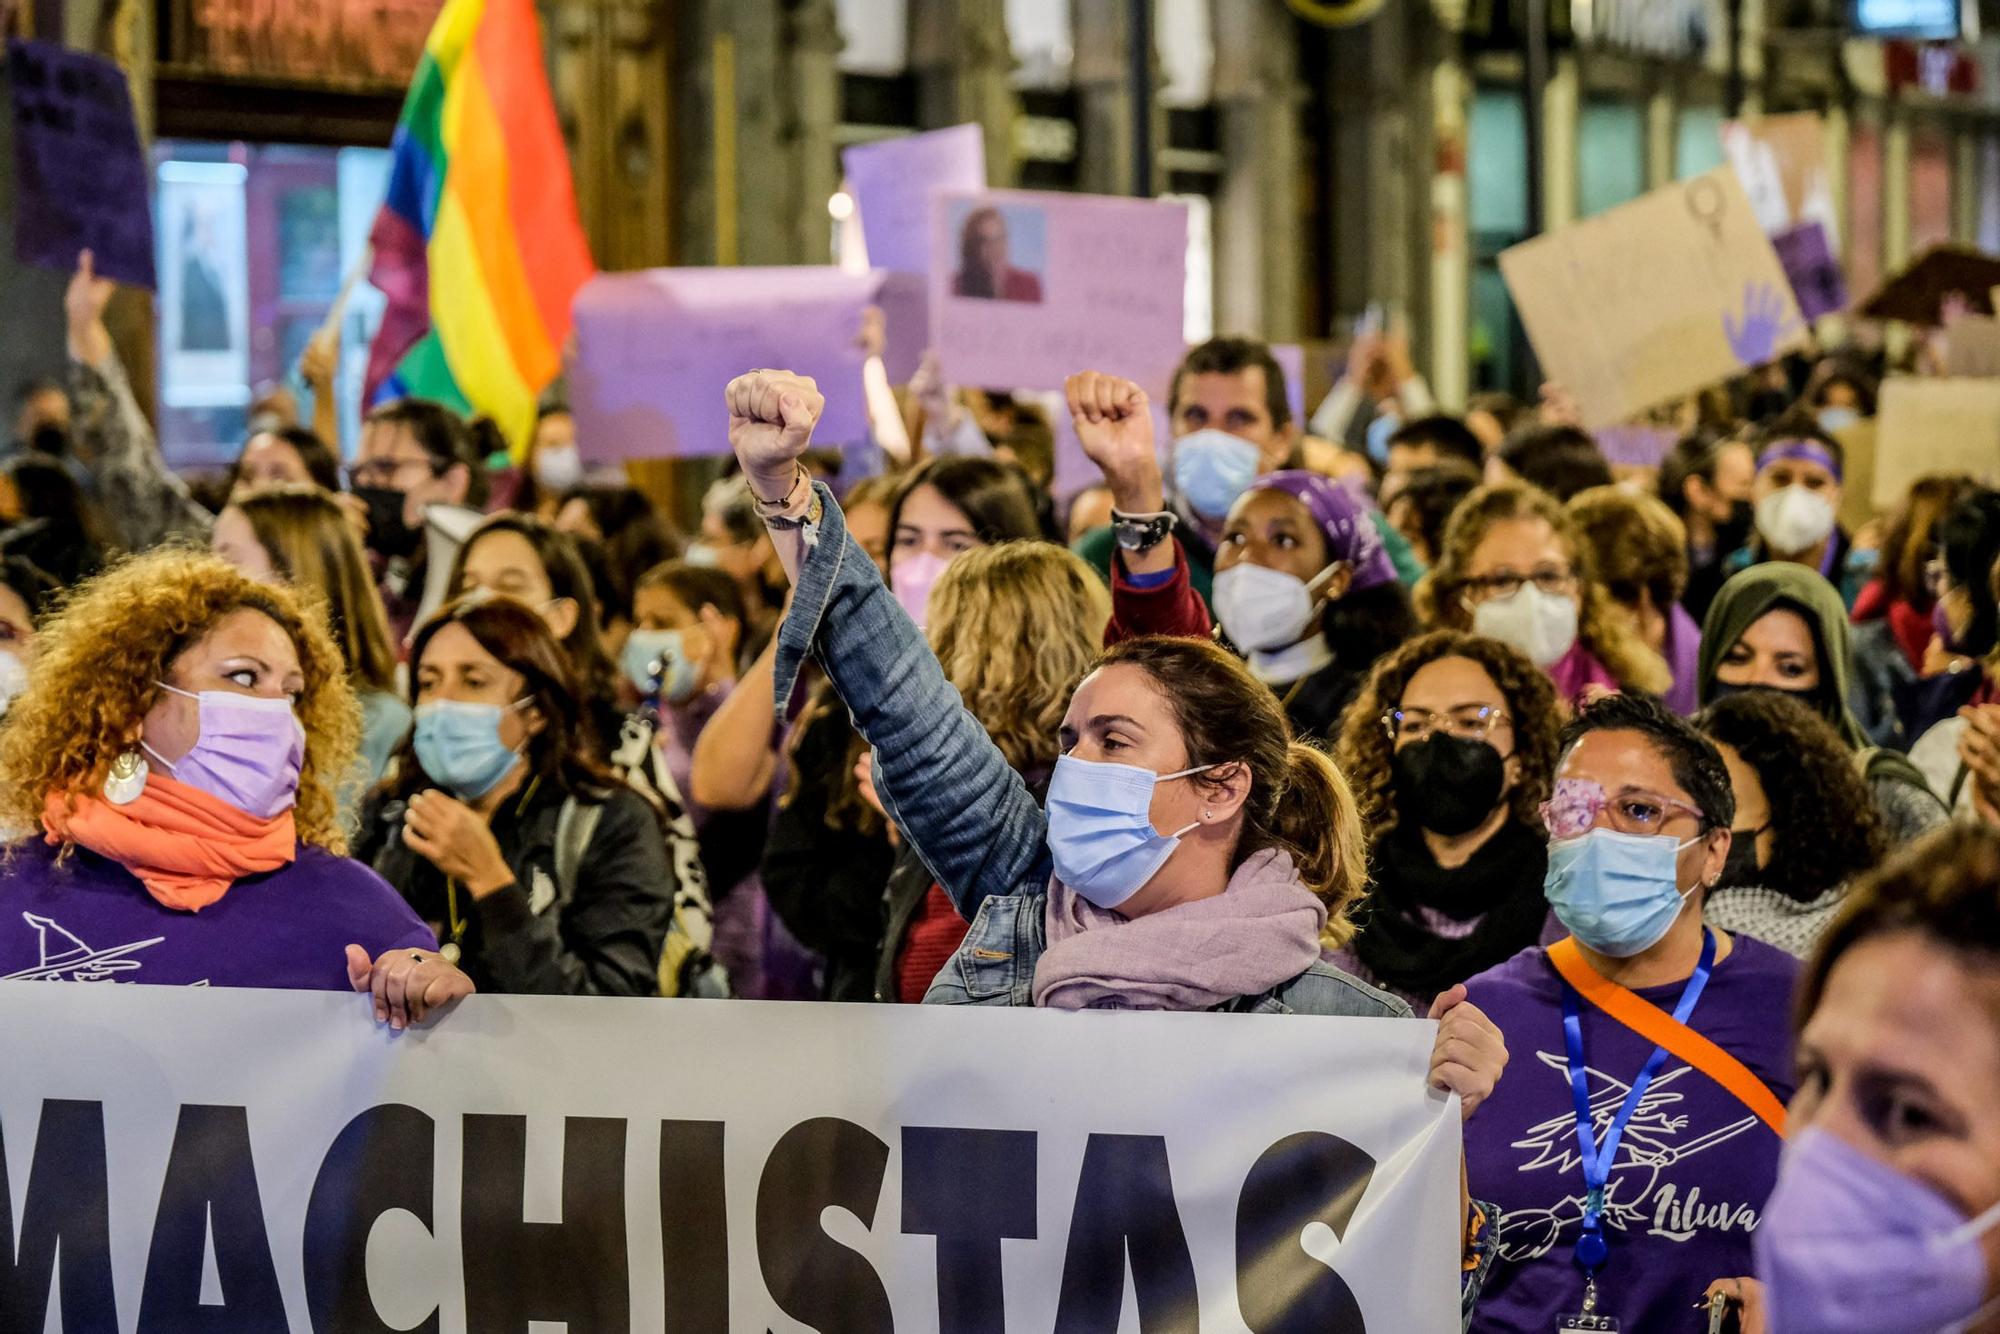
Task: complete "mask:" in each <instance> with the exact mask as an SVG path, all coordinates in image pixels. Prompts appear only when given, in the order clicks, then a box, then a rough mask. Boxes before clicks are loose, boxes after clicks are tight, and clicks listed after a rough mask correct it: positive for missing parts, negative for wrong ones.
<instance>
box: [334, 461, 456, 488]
mask: <svg viewBox="0 0 2000 1334" xmlns="http://www.w3.org/2000/svg"><path fill="white" fill-rule="evenodd" d="M405 468H423V469H425V470H426V471H428V472H429V473H430V474H431V476H433V477H435V476H437V475H438V468H437V467H436V465H434V464H433V463H432V462H431V460H430V459H429V458H420V459H412V458H404V459H362V460H361V461H360V462H359V463H350V464H348V465H347V481H348V484H349V485H350V486H379V485H383V484H386V483H389V482H393V481H394V480H395V479H396V478H398V477H400V476H401V475H402V472H403V469H405Z"/></svg>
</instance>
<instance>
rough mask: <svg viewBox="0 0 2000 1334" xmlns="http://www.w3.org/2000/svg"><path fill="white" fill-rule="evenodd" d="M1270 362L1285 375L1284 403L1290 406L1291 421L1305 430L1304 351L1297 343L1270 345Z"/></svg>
mask: <svg viewBox="0 0 2000 1334" xmlns="http://www.w3.org/2000/svg"><path fill="white" fill-rule="evenodd" d="M1271 360H1273V361H1275V362H1277V363H1278V369H1279V370H1281V371H1283V372H1284V373H1285V402H1286V403H1288V404H1290V405H1291V409H1292V420H1293V421H1294V422H1296V423H1297V424H1298V428H1299V429H1300V430H1301V431H1303V430H1305V429H1306V350H1305V347H1304V346H1303V345H1302V344H1299V343H1273V344H1271Z"/></svg>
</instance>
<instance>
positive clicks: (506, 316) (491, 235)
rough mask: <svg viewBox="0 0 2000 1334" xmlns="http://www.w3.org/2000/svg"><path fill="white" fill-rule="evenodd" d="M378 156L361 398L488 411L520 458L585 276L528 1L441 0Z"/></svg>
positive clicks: (588, 266) (585, 253)
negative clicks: (384, 185)
mask: <svg viewBox="0 0 2000 1334" xmlns="http://www.w3.org/2000/svg"><path fill="white" fill-rule="evenodd" d="M391 151H392V152H393V153H394V159H393V162H392V164H391V167H390V174H389V193H388V197H387V198H386V199H385V200H384V201H383V204H382V212H381V213H380V214H379V215H377V217H376V219H375V226H374V229H373V231H372V232H371V233H370V235H369V242H370V244H371V245H372V246H373V248H374V259H373V261H372V267H371V270H370V272H369V281H370V282H372V283H374V285H375V286H376V287H377V288H379V289H381V291H382V292H383V294H384V295H385V296H387V297H388V308H387V310H386V311H385V313H384V315H383V318H382V328H381V331H380V332H379V333H378V334H377V335H376V337H375V344H374V346H373V348H371V349H370V351H369V357H368V375H367V379H366V382H365V387H364V400H363V401H364V402H366V403H368V404H369V405H371V406H372V405H374V404H377V403H381V402H386V401H388V400H390V399H394V398H404V397H409V396H416V397H420V398H430V399H436V400H438V401H439V402H441V403H446V404H449V405H450V406H452V407H454V408H456V409H458V410H459V411H460V412H464V413H467V414H468V415H471V414H485V415H487V416H490V417H492V418H493V420H494V421H495V422H497V423H499V425H500V428H501V430H502V431H503V432H505V434H506V436H507V439H508V440H509V442H511V443H512V445H513V447H514V449H515V451H516V453H517V454H518V452H519V451H520V450H521V449H522V448H523V447H524V446H525V445H526V442H527V440H528V438H529V436H530V434H531V433H532V431H533V429H534V422H535V408H536V400H537V398H538V397H539V396H540V394H541V393H542V391H543V390H544V389H546V388H548V386H549V383H550V381H552V380H554V379H555V377H556V375H557V374H558V373H559V372H560V371H561V369H562V347H563V342H564V340H565V339H567V338H568V337H569V333H570V302H571V300H572V299H573V298H574V297H575V296H576V291H577V289H578V288H579V287H581V286H583V284H584V283H585V282H586V281H588V280H589V278H590V277H591V275H592V273H593V272H595V266H594V265H593V264H592V263H591V259H590V247H589V245H588V243H587V242H586V241H585V240H584V236H583V227H582V224H581V223H580V222H579V221H578V220H577V212H576V195H575V192H574V190H573V189H572V187H571V184H570V173H569V157H568V154H567V153H566V152H565V150H564V148H563V139H562V131H561V130H560V129H559V128H558V127H557V124H556V112H555V102H554V100H553V99H552V98H551V97H550V95H549V85H548V79H547V76H546V75H545V74H544V72H543V65H542V47H541V38H540V35H539V33H538V32H537V30H536V25H535V8H534V3H533V0H446V3H445V6H444V9H443V11H442V12H441V13H439V15H438V20H437V24H436V26H435V27H433V28H432V29H431V35H430V39H429V40H428V41H427V42H426V43H425V44H424V55H423V59H422V61H421V62H420V63H419V64H418V66H417V73H416V78H415V79H414V80H413V81H412V83H411V85H410V93H409V96H408V98H406V99H405V100H404V102H403V114H402V117H401V119H400V120H398V121H397V123H396V137H395V140H394V142H393V143H392V145H391Z"/></svg>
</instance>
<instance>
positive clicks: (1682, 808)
mask: <svg viewBox="0 0 2000 1334" xmlns="http://www.w3.org/2000/svg"><path fill="white" fill-rule="evenodd" d="M1600 816H1606V817H1608V818H1609V819H1610V823H1611V827H1612V828H1613V829H1615V830H1617V831H1618V832H1619V833H1621V834H1646V835H1651V834H1658V833H1660V832H1662V831H1663V830H1664V829H1665V828H1666V824H1667V821H1669V820H1674V819H1678V818H1680V817H1682V816H1686V817H1687V818H1688V819H1691V820H1693V821H1695V822H1696V823H1697V824H1701V825H1706V824H1707V823H1708V817H1707V816H1706V815H1703V814H1702V813H1701V811H1699V810H1697V809H1696V808H1695V807H1693V806H1690V805H1688V804H1687V803H1686V802H1684V801H1675V800H1674V799H1673V798H1672V797H1666V796H1661V795H1660V794H1659V793H1657V792H1646V791H1642V790H1639V789H1635V788H1627V789H1626V790H1625V791H1623V792H1620V793H1619V794H1618V795H1617V796H1615V797H1614V796H1611V795H1610V794H1608V793H1607V792H1605V790H1604V788H1603V787H1602V786H1601V785H1600V784H1598V783H1595V782H1592V781H1591V780H1590V779H1587V778H1564V779H1560V780H1558V781H1557V783H1556V790H1555V795H1554V796H1553V797H1551V798H1549V800H1547V801H1545V802H1543V803H1542V824H1543V826H1544V827H1546V828H1547V829H1548V831H1549V837H1550V838H1552V839H1563V838H1580V837H1582V836H1583V835H1584V834H1586V833H1588V832H1590V830H1591V829H1593V828H1595V827H1596V825H1597V821H1598V817H1600Z"/></svg>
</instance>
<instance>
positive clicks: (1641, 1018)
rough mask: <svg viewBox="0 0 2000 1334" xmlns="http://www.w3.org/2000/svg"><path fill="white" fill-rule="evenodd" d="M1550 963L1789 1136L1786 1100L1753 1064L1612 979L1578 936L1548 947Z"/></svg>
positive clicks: (1606, 1010) (1598, 1004)
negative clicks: (1588, 954) (1781, 1099)
mask: <svg viewBox="0 0 2000 1334" xmlns="http://www.w3.org/2000/svg"><path fill="white" fill-rule="evenodd" d="M1549 962H1550V963H1551V964H1553V965H1554V966H1555V970H1556V972H1557V973H1559V974H1560V975H1561V976H1562V980H1563V981H1565V982H1567V983H1569V984H1570V985H1571V986H1572V987H1574V988H1576V992H1577V994H1578V995H1580V996H1582V997H1583V998H1584V999H1585V1000H1587V1001H1589V1002H1590V1003H1591V1004H1592V1005H1595V1006H1596V1007H1597V1008H1598V1009H1600V1010H1602V1011H1604V1013H1606V1014H1608V1015H1610V1016H1611V1017H1612V1018H1613V1019H1616V1020H1617V1021H1618V1022H1619V1023H1621V1024H1623V1025H1625V1027H1627V1028H1629V1029H1631V1030H1632V1031H1633V1032H1634V1033H1637V1034H1638V1035H1639V1036H1640V1037H1642V1038H1644V1039H1646V1041H1648V1042H1650V1043H1652V1044H1653V1045H1654V1046H1656V1047H1665V1048H1666V1049H1667V1051H1668V1052H1670V1053H1671V1054H1673V1055H1674V1056H1678V1057H1679V1058H1680V1059H1681V1060H1683V1061H1686V1062H1687V1063H1688V1064H1689V1065H1691V1066H1693V1067H1694V1068H1695V1069H1697V1070H1699V1071H1701V1072H1702V1073H1703V1074H1705V1075H1707V1076H1708V1077H1709V1078H1710V1079H1713V1080H1714V1081H1715V1082H1716V1083H1718V1084H1720V1085H1722V1087H1723V1088H1724V1089H1726V1090H1728V1092H1729V1094H1730V1096H1731V1097H1733V1098H1735V1099H1736V1100H1737V1101H1738V1102H1740V1103H1742V1104H1743V1105H1744V1106H1745V1107H1748V1108H1749V1109H1750V1110H1751V1111H1753V1112H1755V1113H1756V1114H1757V1119H1758V1120H1760V1121H1762V1122H1763V1123H1764V1124H1765V1125H1767V1126H1769V1127H1771V1129H1772V1130H1773V1131H1775V1132H1776V1133H1777V1136H1778V1138H1779V1139H1783V1138H1784V1137H1785V1105H1784V1104H1783V1103H1781V1102H1779V1101H1778V1095H1777V1094H1775V1093H1773V1092H1771V1090H1770V1088H1769V1087H1768V1086H1767V1085H1766V1084H1765V1083H1764V1081H1763V1080H1761V1079H1759V1078H1757V1076H1756V1075H1755V1074H1753V1073H1752V1072H1751V1070H1750V1067H1749V1066H1747V1065H1745V1064H1743V1062H1741V1061H1739V1060H1737V1059H1736V1058H1735V1057H1734V1056H1731V1055H1730V1054H1729V1053H1728V1052H1726V1051H1724V1050H1723V1049H1722V1048H1720V1047H1718V1046H1716V1045H1715V1044H1714V1043H1713V1042H1711V1041H1709V1040H1708V1039H1707V1038H1705V1037H1703V1036H1702V1035H1701V1034H1699V1033H1697V1032H1695V1031H1694V1030H1693V1029H1692V1028H1689V1027H1688V1026H1687V1025H1686V1024H1682V1023H1676V1022H1675V1021H1674V1017H1673V1016H1672V1015H1670V1014H1668V1013H1667V1012H1666V1011H1665V1010H1662V1009H1661V1008H1660V1007H1659V1006H1657V1005H1653V1004H1651V1003H1649V1002H1647V1001H1644V1000H1641V999H1640V998H1639V997H1637V996H1635V995H1633V994H1632V993H1631V991H1629V990H1627V989H1626V988H1624V987H1621V986H1619V985H1618V984H1617V983H1616V982H1613V981H1611V980H1610V979H1609V978H1607V977H1605V976H1604V975H1603V974H1602V973H1600V972H1598V971H1597V970H1596V969H1595V968H1592V967H1591V966H1590V962H1589V960H1587V959H1585V958H1584V957H1583V952H1582V951H1581V950H1579V949H1578V948H1577V947H1576V940H1575V938H1574V937H1569V938H1565V939H1563V940H1559V941H1557V942H1556V943H1555V944H1553V945H1551V946H1549Z"/></svg>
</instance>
